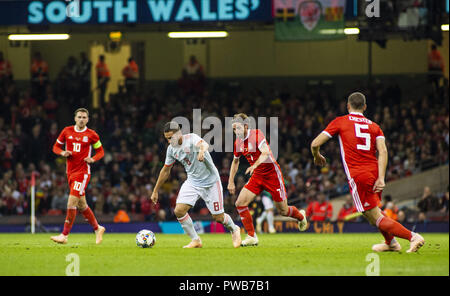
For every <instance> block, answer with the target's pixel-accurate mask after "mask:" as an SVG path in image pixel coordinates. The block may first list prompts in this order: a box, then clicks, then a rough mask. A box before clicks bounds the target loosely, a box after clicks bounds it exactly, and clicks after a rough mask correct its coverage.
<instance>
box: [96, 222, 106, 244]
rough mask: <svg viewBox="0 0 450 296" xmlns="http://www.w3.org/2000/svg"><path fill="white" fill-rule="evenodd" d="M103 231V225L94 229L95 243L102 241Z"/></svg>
mask: <svg viewBox="0 0 450 296" xmlns="http://www.w3.org/2000/svg"><path fill="white" fill-rule="evenodd" d="M104 232H105V227H103V226H100V225H99V226H98V228H97V230H96V231H95V243H96V244H97V245H98V244H100V243H101V242H102V240H103V233H104Z"/></svg>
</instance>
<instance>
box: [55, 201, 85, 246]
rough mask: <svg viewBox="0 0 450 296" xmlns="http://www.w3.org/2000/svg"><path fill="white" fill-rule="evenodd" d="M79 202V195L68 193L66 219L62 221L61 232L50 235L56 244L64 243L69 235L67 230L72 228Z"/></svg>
mask: <svg viewBox="0 0 450 296" xmlns="http://www.w3.org/2000/svg"><path fill="white" fill-rule="evenodd" d="M78 202H79V197H76V196H74V195H69V200H68V201H67V214H66V220H65V221H64V229H63V232H62V233H61V234H59V235H56V236H52V237H50V239H51V240H52V241H54V242H55V243H58V244H66V243H67V238H68V237H69V232H70V230H71V229H72V225H73V222H74V221H75V218H76V216H77V206H78Z"/></svg>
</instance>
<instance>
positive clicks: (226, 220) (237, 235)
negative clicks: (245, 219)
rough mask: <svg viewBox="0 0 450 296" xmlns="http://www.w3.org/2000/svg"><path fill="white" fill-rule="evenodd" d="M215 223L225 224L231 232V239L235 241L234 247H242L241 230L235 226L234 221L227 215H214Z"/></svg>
mask: <svg viewBox="0 0 450 296" xmlns="http://www.w3.org/2000/svg"><path fill="white" fill-rule="evenodd" d="M212 217H213V219H214V221H216V222H218V223H221V224H223V226H224V227H225V228H226V229H227V230H228V231H230V232H231V239H232V240H233V247H235V248H239V247H240V246H241V242H242V240H241V228H240V227H239V226H237V225H236V224H234V222H233V219H231V217H230V215H228V214H226V213H222V214H218V215H212Z"/></svg>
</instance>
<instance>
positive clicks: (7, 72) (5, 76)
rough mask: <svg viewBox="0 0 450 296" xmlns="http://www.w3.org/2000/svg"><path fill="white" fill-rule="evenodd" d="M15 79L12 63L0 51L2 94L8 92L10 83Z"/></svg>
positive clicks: (0, 87) (0, 85)
mask: <svg viewBox="0 0 450 296" xmlns="http://www.w3.org/2000/svg"><path fill="white" fill-rule="evenodd" d="M12 79H13V73H12V67H11V63H10V62H9V61H8V60H6V59H5V57H4V56H3V52H1V51H0V94H1V93H6V91H7V87H8V84H9V83H10V81H12Z"/></svg>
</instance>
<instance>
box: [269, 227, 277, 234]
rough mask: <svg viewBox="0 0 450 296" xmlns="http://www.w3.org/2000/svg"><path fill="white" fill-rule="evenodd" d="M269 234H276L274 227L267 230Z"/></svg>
mask: <svg viewBox="0 0 450 296" xmlns="http://www.w3.org/2000/svg"><path fill="white" fill-rule="evenodd" d="M269 233H277V231H276V229H275V227H271V228H269Z"/></svg>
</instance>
